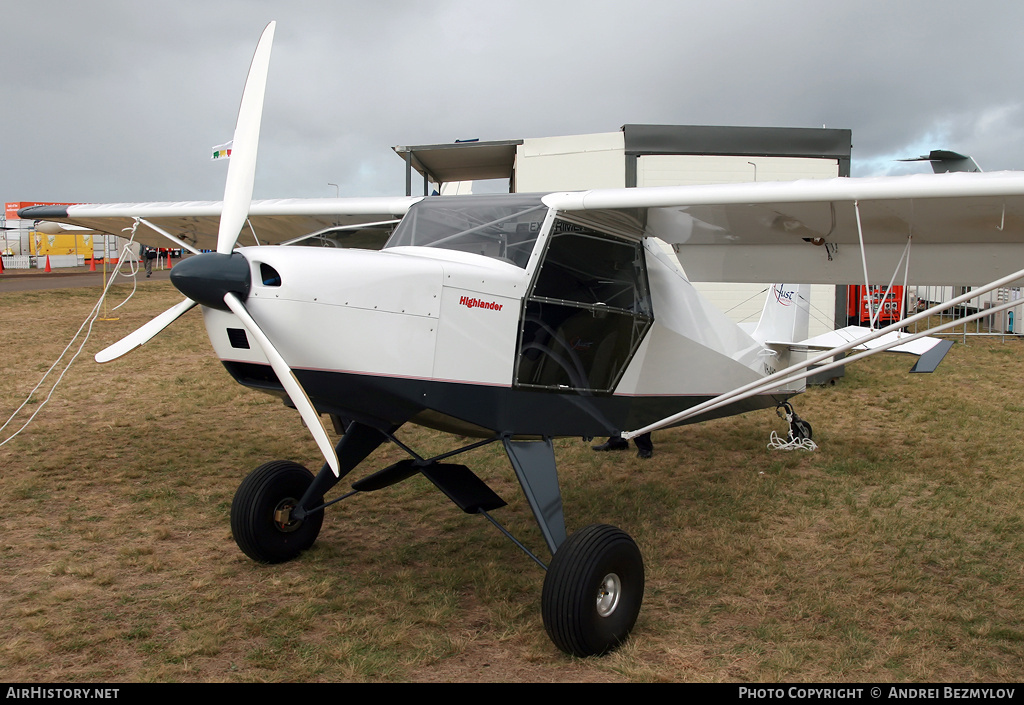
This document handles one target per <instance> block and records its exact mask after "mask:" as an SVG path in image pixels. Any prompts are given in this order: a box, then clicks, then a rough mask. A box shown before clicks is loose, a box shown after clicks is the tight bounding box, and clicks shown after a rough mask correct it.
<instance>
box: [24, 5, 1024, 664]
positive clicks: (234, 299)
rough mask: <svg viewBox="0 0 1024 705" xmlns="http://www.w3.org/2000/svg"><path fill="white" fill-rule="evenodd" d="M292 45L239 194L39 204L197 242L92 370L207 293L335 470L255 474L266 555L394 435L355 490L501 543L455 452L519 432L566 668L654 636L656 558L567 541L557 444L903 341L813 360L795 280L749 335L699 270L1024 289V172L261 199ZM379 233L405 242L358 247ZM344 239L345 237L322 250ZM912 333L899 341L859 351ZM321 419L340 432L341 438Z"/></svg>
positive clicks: (484, 498)
mask: <svg viewBox="0 0 1024 705" xmlns="http://www.w3.org/2000/svg"><path fill="white" fill-rule="evenodd" d="M273 32H274V25H273V23H271V25H269V26H268V27H267V29H266V31H265V32H264V36H263V38H262V39H261V41H260V44H259V46H258V48H257V50H256V54H255V57H254V60H253V64H252V67H251V69H250V75H249V78H248V80H247V82H246V86H245V90H244V93H243V97H242V102H241V108H240V111H239V117H238V123H237V125H236V130H235V135H234V145H233V147H234V149H233V153H232V156H231V161H230V162H229V170H228V175H227V185H226V187H225V193H224V200H223V202H219V203H140V204H106V205H79V206H49V207H36V208H27V209H24V210H22V211H21V212H20V214H19V216H20V217H22V218H28V219H39V220H44V221H53V222H59V223H67V224H73V225H80V226H84V227H89V228H94V229H97V230H101V231H105V232H110V233H117V234H120V233H121V232H122V229H125V228H132V229H133V231H137V234H138V239H139V240H142V241H146V242H148V243H150V244H162V245H164V246H166V241H167V240H170V241H172V242H174V243H175V244H176V246H181V247H184V248H186V249H188V250H190V251H192V252H193V253H196V255H195V256H193V257H190V258H187V259H186V260H184V261H182V262H181V263H180V264H178V265H176V266H175V267H174V269H173V270H172V281H173V283H174V285H175V286H176V287H177V288H178V289H179V290H180V291H181V292H182V293H183V294H184V295H185V297H186V298H185V300H184V301H182V302H181V303H180V304H178V305H176V306H174V307H173V308H171V309H170V310H168V311H166V312H165V313H163V314H161V315H160V316H158V317H157V318H155V319H154V320H153V321H151V322H150V323H148V324H146V325H144V326H143V327H142V328H140V329H138V330H137V331H135V332H133V333H131V334H130V335H128V336H127V337H126V338H124V339H123V340H122V341H120V342H118V343H116V344H114V345H113V346H111V347H110V348H108V349H106V350H104V351H102V352H100V353H99V354H98V355H97V356H96V359H97V360H98V361H100V362H107V361H110V360H113V359H115V358H117V357H119V356H121V355H123V354H125V353H127V352H129V351H130V350H132V349H134V348H135V347H137V346H139V345H142V344H144V343H146V342H148V341H149V340H150V339H151V338H152V337H153V336H155V335H156V334H157V333H159V332H160V331H161V330H163V329H164V328H165V327H166V326H168V325H169V324H170V323H172V322H173V321H174V320H175V319H177V318H178V317H179V316H181V315H182V314H183V313H185V312H186V311H188V310H189V309H191V308H192V307H194V306H196V305H197V304H198V305H199V306H200V307H201V309H202V314H203V317H204V320H205V324H206V329H207V333H208V334H209V337H210V341H211V343H212V345H213V348H214V351H215V352H216V354H217V356H218V357H219V358H220V359H221V361H222V362H223V364H224V367H225V368H226V369H227V371H228V372H229V373H230V374H231V375H232V377H234V379H235V380H236V381H238V382H239V383H240V384H243V385H245V386H248V387H252V388H254V389H258V390H262V391H265V392H268V393H271V394H276V395H279V396H281V397H282V398H283V399H284V400H285V402H286V403H288V404H290V405H292V406H294V407H295V408H296V409H297V410H298V412H299V413H300V414H301V416H302V419H303V420H304V421H305V424H306V426H307V427H308V428H309V429H310V430H311V432H312V434H313V436H314V437H315V439H316V441H317V444H318V445H319V447H320V449H321V451H322V452H323V455H324V459H325V462H324V465H323V468H322V469H321V470H320V471H319V473H318V474H316V475H315V476H314V475H313V473H311V472H310V471H308V470H307V469H306V468H304V467H303V466H301V465H299V464H297V463H294V462H291V461H284V460H277V461H273V462H269V463H266V464H264V465H261V466H260V467H258V468H256V469H255V470H254V471H253V472H252V473H251V474H250V475H249V476H248V477H247V478H246V479H245V480H244V481H243V482H242V483H241V485H240V487H239V488H238V491H237V494H236V495H235V498H234V501H233V503H232V506H231V528H232V532H233V534H234V537H235V540H236V542H237V543H238V545H239V547H240V548H241V549H242V551H244V552H245V553H246V554H247V555H249V556H250V557H252V558H253V559H255V560H257V561H263V562H268V563H276V562H283V561H288V560H290V559H292V558H295V557H296V556H298V555H299V554H300V553H301V552H302V551H303V550H305V549H307V548H309V547H310V546H311V545H312V544H313V543H314V541H315V540H316V538H317V534H318V532H319V530H320V527H321V524H322V522H323V516H324V510H325V507H326V506H327V505H328V504H330V503H333V501H338V500H332V501H325V499H324V497H325V495H326V494H327V493H328V492H329V491H330V490H332V488H334V486H335V485H336V484H337V483H338V482H339V481H340V480H341V479H342V478H344V477H346V476H347V475H348V474H349V473H350V472H351V471H352V470H353V469H355V468H356V467H357V466H358V465H360V463H361V462H362V461H363V460H364V459H365V458H367V457H368V456H369V455H370V453H372V452H373V450H374V449H376V448H377V447H378V446H379V445H380V444H382V443H383V442H385V441H387V440H391V441H393V442H395V443H396V444H398V446H399V447H401V448H403V449H404V450H406V451H408V453H409V456H410V457H409V459H407V460H404V461H402V462H399V463H396V464H394V465H391V466H390V467H386V468H384V469H381V470H377V471H376V472H373V473H371V474H368V475H366V476H364V477H362V478H361V479H359V480H357V481H355V482H354V483H352V488H353V490H354V492H353V493H349V494H345V495H343V496H342V497H341V498H344V497H348V496H349V495H350V494H354V493H358V492H370V491H376V490H380V489H383V488H386V487H388V486H390V485H392V484H394V483H397V482H400V481H402V480H404V479H407V478H409V477H411V476H413V475H415V474H417V473H422V474H423V475H424V476H426V477H427V478H428V479H429V480H430V481H431V482H432V483H433V484H435V485H436V486H437V487H438V488H439V489H440V490H441V491H442V492H444V493H445V494H446V495H447V496H448V497H449V498H451V499H452V500H453V501H454V503H455V504H456V505H458V506H459V507H460V508H461V509H463V510H464V511H466V512H470V513H479V514H483V515H484V516H485V517H486V518H487V519H489V520H490V521H492V522H493V523H495V525H496V526H498V527H499V528H500V529H501V530H502V531H504V529H503V528H502V527H501V526H500V525H499V524H498V523H497V522H496V521H495V520H494V518H493V517H492V516H491V513H492V512H493V510H496V509H498V508H499V507H502V506H504V504H505V503H504V501H503V500H502V499H501V498H500V497H499V496H498V495H497V494H496V493H495V492H493V491H492V490H491V489H490V488H489V487H488V486H487V485H486V484H485V483H484V482H483V481H482V480H481V479H479V478H478V477H477V476H476V475H475V474H474V473H473V472H472V471H471V470H470V469H469V468H468V467H466V466H465V465H460V464H455V463H452V462H449V460H450V459H451V458H453V457H454V456H456V455H458V454H459V453H462V452H465V451H468V450H471V449H474V448H477V447H480V446H482V445H485V444H488V443H501V444H502V445H503V446H504V449H505V451H506V452H507V454H508V457H509V460H510V461H511V466H512V468H513V470H514V472H515V474H516V476H517V478H518V480H519V483H520V485H521V486H522V489H523V492H524V493H525V496H526V499H527V502H528V504H529V506H530V508H531V510H532V512H533V514H534V516H535V517H536V520H537V523H538V525H539V527H540V531H541V533H542V535H543V537H544V540H545V542H546V544H547V547H548V549H549V550H550V551H551V554H552V558H551V560H550V562H549V564H548V565H547V566H545V565H544V563H543V562H542V561H541V560H540V559H539V558H537V557H536V556H535V555H534V554H532V553H531V552H530V551H529V550H527V549H526V548H525V547H524V546H523V545H522V544H521V543H519V542H518V541H516V543H517V545H519V546H520V548H522V549H523V550H524V551H526V553H527V554H528V555H529V556H530V557H531V558H533V560H535V561H536V562H537V563H539V564H540V565H541V566H542V567H543V568H545V569H546V575H545V579H544V586H543V593H542V600H541V602H542V612H543V619H544V624H545V627H546V629H547V631H548V634H549V635H550V637H551V639H552V641H553V642H554V643H555V644H556V645H557V646H558V647H559V648H561V649H562V650H564V651H566V652H568V653H571V654H575V655H580V656H584V655H590V654H601V653H604V652H606V651H608V650H609V649H612V648H614V647H615V646H616V645H617V644H619V643H620V642H621V641H622V640H623V639H625V638H626V637H627V635H628V634H629V632H630V630H631V629H632V627H633V625H634V623H635V621H636V618H637V615H638V613H639V610H640V606H641V601H642V598H643V590H644V567H643V561H642V558H641V554H640V551H639V549H638V548H637V546H636V544H635V542H634V541H633V540H632V539H631V538H630V537H629V535H628V534H626V533H625V532H624V531H622V530H620V529H618V528H615V527H612V526H608V525H592V526H588V527H586V528H584V529H581V530H579V531H577V532H575V533H573V534H572V535H571V536H569V535H567V531H566V525H565V521H564V517H563V510H562V499H561V493H560V490H559V482H558V474H557V472H556V465H555V453H554V450H553V446H552V438H555V437H563V436H581V437H594V436H612V435H616V434H620V433H622V434H623V436H624V437H626V438H629V437H632V436H635V435H637V434H639V433H644V432H647V431H650V430H653V429H657V428H663V427H666V426H672V425H680V424H686V423H693V422H697V421H701V420H705V419H709V418H714V417H720V416H726V415H730V414H737V413H742V412H745V411H749V410H752V409H759V408H767V407H773V406H777V405H779V404H780V403H782V402H785V401H786V400H787V399H789V398H790V397H791V396H793V395H794V394H797V393H799V392H800V391H802V390H803V387H804V377H806V376H807V375H808V374H809V373H808V372H807V370H808V368H809V367H810V366H811V365H815V364H820V363H822V362H823V361H826V360H828V359H829V358H831V357H833V356H835V355H836V354H838V353H840V352H846V351H848V350H852V349H853V348H854V347H855V346H863V345H864V344H865V343H866V342H868V339H869V338H870V339H874V338H879V339H882V336H885V335H888V334H891V333H892V332H893V331H894V330H895V327H891V328H893V330H889V329H885V328H883V329H880V330H877V331H870V332H869V334H868V336H867V337H865V338H861V339H859V340H854V341H851V342H848V343H844V344H843V345H840V346H838V347H835V348H832V349H830V350H825V351H823V352H821V353H820V354H810V355H809V354H808V352H807V351H808V350H809V349H816V346H815V345H814V343H813V341H812V342H807V343H806V344H805V345H804V346H803V347H801V346H800V343H801V342H803V338H804V337H806V330H803V331H801V330H799V329H800V328H801V326H800V323H799V319H798V317H796V316H795V315H794V314H793V311H794V310H796V307H790V308H788V309H787V306H788V305H789V304H792V303H793V301H794V288H793V287H792V286H789V285H787V286H776V287H774V289H773V292H774V296H770V297H769V301H768V303H767V304H766V307H765V314H764V315H763V316H762V321H761V324H760V325H759V326H758V328H757V329H756V330H754V331H752V332H750V333H748V332H746V331H745V330H744V329H742V328H740V327H739V326H737V325H735V324H734V323H732V322H730V321H729V320H728V319H727V318H726V317H725V315H724V314H722V313H720V312H719V311H717V310H716V309H715V307H714V306H712V305H711V304H710V303H709V302H707V301H706V300H705V299H704V298H702V297H701V296H700V294H698V292H697V291H696V290H695V289H694V287H693V286H692V285H691V281H727V282H752V281H761V282H800V283H832V284H842V283H865V284H866V283H884V282H885V281H889V282H890V283H891V282H892V281H893V280H894V279H895V277H896V276H898V273H899V272H901V271H902V273H903V278H904V280H905V281H912V282H914V283H932V284H943V283H949V282H957V283H962V284H979V285H980V284H984V285H985V286H984V287H982V288H981V289H976V290H975V291H973V292H971V294H970V295H969V296H977V295H978V293H979V292H983V291H985V290H988V289H991V288H995V287H1001V286H1008V285H1010V284H1011V283H1013V282H1016V281H1017V280H1019V279H1021V278H1024V270H1021V271H1018V270H1019V269H1020V267H1021V265H1022V264H1024V220H1022V216H1024V174H1019V173H985V174H928V175H919V176H910V177H896V178H875V179H849V178H840V179H833V180H821V181H818V180H815V181H796V182H788V183H753V184H730V185H716V186H683V187H667V188H643V189H639V188H627V189H607V190H598V191H587V192H581V193H545V194H508V195H480V196H450V197H449V196H436V197H426V198H362V199H360V198H354V199H343V198H336V199H312V200H310V199H307V200H298V199H285V200H273V201H252V187H253V179H254V172H255V163H256V151H257V144H258V141H259V126H260V116H261V113H262V104H263V94H264V87H265V82H266V74H267V68H268V65H269V59H270V45H271V42H272V37H273ZM243 228H244V229H245V230H247V231H249V232H248V233H246V234H245V235H244V236H243V238H242V242H244V241H245V240H248V238H249V237H250V236H254V237H255V238H256V245H255V246H240V243H239V240H240V232H243ZM381 234H384V235H389V237H388V239H387V242H386V245H385V246H384V247H383V249H380V250H372V249H359V247H358V245H359V244H360V243H364V242H368V241H372V240H373V239H374V238H375V237H377V236H380V235H381ZM324 239H328V240H330V241H331V242H332V243H333V244H335V245H336V246H335V247H317V248H314V247H307V246H302V245H303V244H309V242H312V241H320V240H324ZM304 240H305V241H306V242H304ZM353 243H355V244H356V245H357V246H356V247H353V246H351V245H352V244H353ZM270 244H277V245H291V246H267V245H270ZM669 247H671V248H674V249H675V253H676V255H677V257H676V256H673V255H672V254H671V250H670V249H669ZM203 248H210V249H213V248H215V249H216V252H210V253H206V254H198V253H199V250H200V249H203ZM911 254H912V255H913V258H912V259H913V261H912V263H911V256H910V255H911ZM677 258H678V259H677ZM680 265H681V266H680ZM963 298H964V297H960V298H959V299H954V300H953V301H952V302H949V304H950V305H955V304H956V303H959V302H960V301H961V300H962V299H963ZM1010 303H1013V302H1010ZM996 311H998V308H996V309H989V310H987V311H985V312H984V313H985V315H990V314H991V313H993V312H996ZM926 314H927V312H925V313H924V314H920V316H922V317H923V316H924V315H926ZM914 318H916V317H913V318H911V319H908V321H911V320H914ZM905 324H906V321H905V322H904V323H902V324H900V325H905ZM907 342H908V338H907V337H906V336H903V337H902V338H898V337H897V336H893V335H890V337H889V339H884V342H883V343H881V344H878V343H876V344H875V347H873V348H872V349H870V350H867V351H865V352H863V353H858V354H856V355H853V356H852V357H849V358H847V359H846V361H850V360H853V359H856V358H857V357H858V356H859V355H866V354H872V353H874V352H878V351H880V350H882V349H885V348H886V347H889V346H893V345H897V344H899V345H904V344H906V343H907ZM817 347H820V346H817ZM801 358H803V359H801ZM325 415H326V416H327V417H329V418H330V419H331V420H332V421H333V422H334V426H335V428H336V430H338V431H339V433H340V434H341V436H340V440H338V441H337V443H336V444H335V443H333V442H332V441H331V440H330V437H329V434H328V430H327V428H326V426H325V425H324V422H323V420H322V417H323V416H325ZM404 424H421V425H424V426H428V427H431V428H435V429H441V430H443V431H450V432H453V433H456V434H461V435H464V436H470V437H472V438H475V439H478V440H476V441H475V442H472V443H469V444H467V445H464V446H462V447H459V448H455V449H453V450H452V451H451V452H449V453H445V454H443V455H440V456H437V457H433V458H424V457H421V456H419V455H417V454H416V453H415V451H414V450H412V449H410V448H407V447H406V446H405V445H404V444H402V442H401V439H400V438H399V436H398V431H399V429H400V428H401V427H402V426H403V425H404ZM794 430H795V432H796V433H797V435H801V434H804V435H806V433H809V427H807V426H806V425H803V426H800V425H799V424H797V425H795V426H794ZM341 498H339V499H341ZM506 534H507V532H506ZM509 537H510V538H512V537H511V536H509ZM513 541H515V539H514V538H513Z"/></svg>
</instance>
